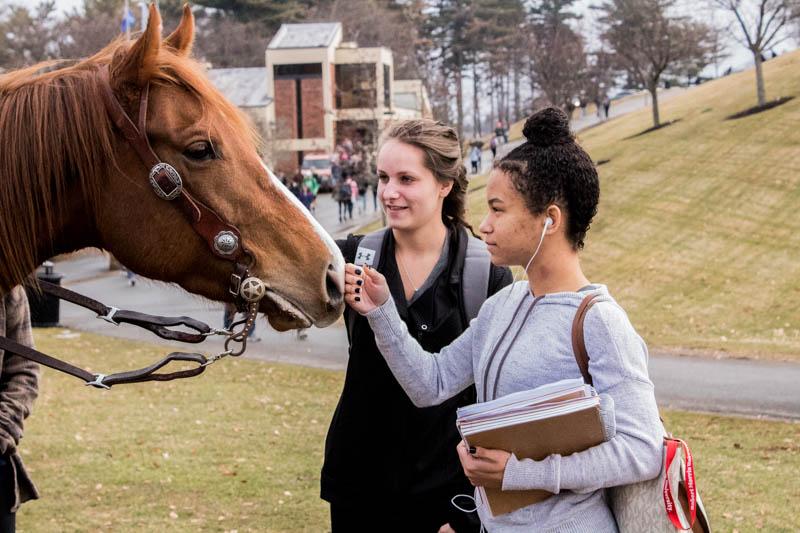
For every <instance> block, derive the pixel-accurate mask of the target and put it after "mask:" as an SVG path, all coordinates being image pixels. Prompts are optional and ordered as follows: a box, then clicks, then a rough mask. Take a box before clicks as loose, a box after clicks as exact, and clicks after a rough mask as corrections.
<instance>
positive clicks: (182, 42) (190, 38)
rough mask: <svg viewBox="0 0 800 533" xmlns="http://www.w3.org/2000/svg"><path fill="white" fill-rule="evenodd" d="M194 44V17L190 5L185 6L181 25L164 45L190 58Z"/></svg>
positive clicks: (165, 40)
mask: <svg viewBox="0 0 800 533" xmlns="http://www.w3.org/2000/svg"><path fill="white" fill-rule="evenodd" d="M193 42H194V15H192V8H191V7H189V4H184V5H183V16H181V23H180V24H178V27H177V28H175V31H174V32H172V33H171V34H170V36H169V37H167V38H166V39H164V44H166V45H167V46H169V47H171V48H173V49H175V52H176V53H177V54H178V55H182V56H188V55H189V54H190V53H191V52H192V43H193Z"/></svg>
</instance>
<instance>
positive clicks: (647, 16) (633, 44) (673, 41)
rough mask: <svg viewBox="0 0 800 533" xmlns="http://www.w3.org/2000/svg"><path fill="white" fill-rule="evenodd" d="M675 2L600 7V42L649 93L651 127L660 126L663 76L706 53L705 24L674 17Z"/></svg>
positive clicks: (614, 1) (629, 0)
mask: <svg viewBox="0 0 800 533" xmlns="http://www.w3.org/2000/svg"><path fill="white" fill-rule="evenodd" d="M674 6H675V0H611V1H608V2H605V3H604V4H603V5H602V6H601V10H602V11H603V15H602V17H601V21H602V22H603V23H604V24H605V26H606V27H605V31H604V32H603V39H604V40H605V41H606V43H608V45H609V46H610V47H611V49H612V50H613V51H614V53H615V55H616V58H617V61H618V66H619V68H620V69H621V70H623V71H625V73H626V74H627V75H628V77H629V79H630V80H631V81H632V82H633V83H634V84H636V85H638V86H640V87H643V88H645V89H647V90H648V92H650V96H651V97H652V100H653V127H658V126H660V125H661V118H660V115H659V108H658V86H659V82H660V80H661V77H662V75H663V74H664V73H665V72H666V71H667V70H668V69H670V68H672V67H675V66H676V65H678V64H679V63H681V62H686V61H690V60H693V59H695V58H698V57H702V56H705V55H707V54H708V51H707V50H708V44H707V40H708V28H707V27H706V26H705V24H703V23H700V22H695V21H691V20H689V19H687V18H686V17H679V16H677V15H673V14H672V11H673V8H674Z"/></svg>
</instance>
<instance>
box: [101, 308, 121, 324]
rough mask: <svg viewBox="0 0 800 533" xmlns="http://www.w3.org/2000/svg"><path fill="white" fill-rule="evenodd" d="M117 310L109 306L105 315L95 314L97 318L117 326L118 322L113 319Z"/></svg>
mask: <svg viewBox="0 0 800 533" xmlns="http://www.w3.org/2000/svg"><path fill="white" fill-rule="evenodd" d="M117 311H119V309H118V308H116V307H109V308H108V313H106V314H105V315H97V318H99V319H101V320H105V321H106V322H109V323H111V324H114V325H115V326H119V322H117V321H116V320H114V315H115V314H116V313H117Z"/></svg>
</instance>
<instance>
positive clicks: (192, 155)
mask: <svg viewBox="0 0 800 533" xmlns="http://www.w3.org/2000/svg"><path fill="white" fill-rule="evenodd" d="M183 155H185V156H186V157H188V158H189V159H194V160H195V161H209V160H211V159H216V158H217V153H216V152H215V151H214V147H213V146H211V143H210V142H208V141H198V142H196V143H192V144H191V145H190V146H189V147H188V148H187V149H186V150H185V151H184V152H183Z"/></svg>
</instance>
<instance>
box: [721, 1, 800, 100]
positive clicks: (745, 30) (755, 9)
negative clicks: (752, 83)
mask: <svg viewBox="0 0 800 533" xmlns="http://www.w3.org/2000/svg"><path fill="white" fill-rule="evenodd" d="M712 1H713V3H714V4H715V5H717V6H719V7H721V8H723V9H726V10H728V11H730V12H731V13H732V14H733V16H734V17H735V18H736V25H735V27H738V29H739V31H738V32H734V37H735V38H736V40H737V41H739V42H740V43H741V44H742V45H744V46H745V47H746V48H747V49H748V50H750V52H751V53H752V54H753V61H754V63H755V65H756V93H757V95H758V105H759V106H763V105H764V104H766V103H767V91H766V88H765V87H764V71H763V68H762V63H763V62H764V59H765V56H764V53H765V52H766V51H767V50H769V49H770V48H772V47H773V46H776V45H777V44H778V43H780V42H781V41H783V40H785V39H786V38H787V37H789V32H788V31H785V30H788V29H789V28H788V27H787V26H788V24H789V23H790V22H791V21H792V20H793V19H796V18H797V17H798V16H800V12H799V11H800V9H799V8H798V5H797V1H796V0H745V1H742V0H712Z"/></svg>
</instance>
